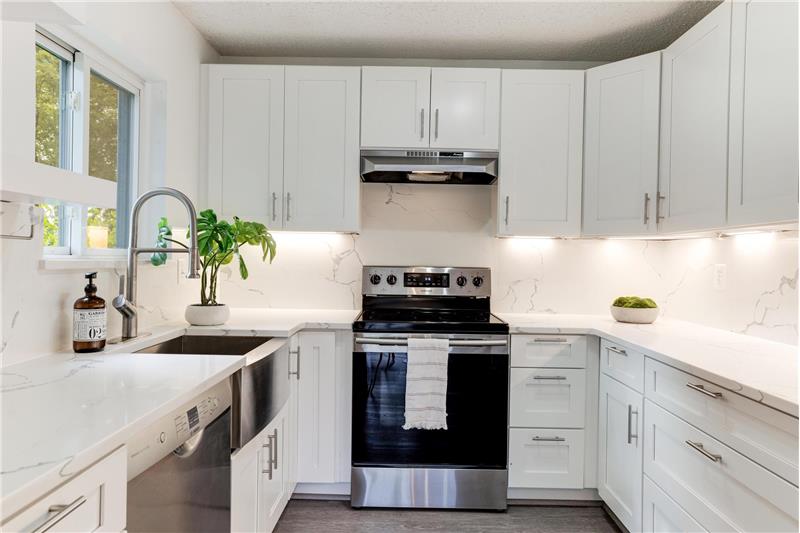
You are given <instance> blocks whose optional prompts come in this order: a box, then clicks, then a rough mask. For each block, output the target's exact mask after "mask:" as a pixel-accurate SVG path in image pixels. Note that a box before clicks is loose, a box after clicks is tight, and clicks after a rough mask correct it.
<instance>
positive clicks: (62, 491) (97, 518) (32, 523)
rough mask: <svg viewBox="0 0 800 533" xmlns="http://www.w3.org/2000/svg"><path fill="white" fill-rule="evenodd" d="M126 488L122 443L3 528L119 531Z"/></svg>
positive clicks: (125, 464) (122, 520)
mask: <svg viewBox="0 0 800 533" xmlns="http://www.w3.org/2000/svg"><path fill="white" fill-rule="evenodd" d="M127 487H128V474H127V453H126V451H125V447H124V446H122V447H121V448H119V449H117V450H116V451H114V452H112V453H111V455H108V456H107V457H105V458H103V459H101V460H100V461H98V462H97V463H95V464H94V465H92V466H91V467H89V468H88V469H87V470H85V471H84V472H82V473H80V474H78V475H77V476H75V477H73V478H72V479H70V480H69V481H68V482H67V483H65V484H64V485H62V486H61V487H60V488H58V489H56V490H55V491H53V492H51V493H50V494H48V495H47V496H45V497H44V498H42V499H40V500H38V501H36V502H35V503H33V504H32V505H31V506H29V507H27V508H26V509H25V510H24V511H22V512H21V513H20V514H18V515H16V516H15V517H13V518H12V519H10V520H9V521H7V522H5V523H4V524H3V527H2V530H3V531H33V530H35V529H37V528H40V527H43V528H46V529H45V530H46V531H49V532H51V533H56V532H59V531H63V532H74V531H115V532H119V531H122V530H123V529H125V525H126V519H125V510H126V505H127ZM48 522H49V524H48ZM45 524H48V525H45Z"/></svg>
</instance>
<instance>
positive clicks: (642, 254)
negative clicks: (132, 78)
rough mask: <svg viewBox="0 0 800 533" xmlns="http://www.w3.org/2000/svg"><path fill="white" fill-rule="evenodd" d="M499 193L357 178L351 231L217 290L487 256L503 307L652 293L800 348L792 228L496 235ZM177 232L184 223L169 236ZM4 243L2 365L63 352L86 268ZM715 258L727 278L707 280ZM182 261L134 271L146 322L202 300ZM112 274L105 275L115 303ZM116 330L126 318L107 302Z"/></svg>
mask: <svg viewBox="0 0 800 533" xmlns="http://www.w3.org/2000/svg"><path fill="white" fill-rule="evenodd" d="M494 203H495V189H494V188H493V187H486V186H471V185H463V186H461V185H460V186H453V185H444V186H442V185H402V184H401V185H387V184H363V185H362V231H361V233H360V234H359V235H344V234H325V233H291V232H276V233H275V237H276V240H277V242H278V255H277V257H276V259H275V261H274V262H273V263H272V264H271V265H270V264H262V263H261V261H260V256H259V252H258V250H256V249H252V248H250V249H246V251H245V256H246V258H247V261H248V267H249V270H250V277H249V279H248V280H247V281H242V280H241V279H240V278H239V274H238V270H237V269H236V268H225V269H223V271H222V274H221V275H222V278H221V280H220V288H219V297H220V300H221V301H224V302H225V303H227V304H229V305H231V306H233V307H272V308H318V309H357V308H358V307H360V300H361V296H360V295H361V267H362V265H365V264H400V265H412V264H418V265H444V266H450V265H456V266H485V267H490V268H491V269H492V291H493V307H494V310H495V311H497V312H513V313H567V314H573V313H579V314H598V313H599V314H605V313H608V306H609V305H610V304H611V302H612V300H613V299H614V298H615V297H616V296H620V295H628V294H638V295H641V296H650V297H652V298H653V299H655V300H656V301H657V302H658V304H659V305H660V306H661V309H662V313H663V314H664V316H667V317H671V318H677V319H682V320H688V321H692V322H697V323H700V324H703V325H708V326H712V327H719V328H722V329H726V330H730V331H735V332H740V333H745V334H748V335H756V336H759V337H763V338H767V339H771V340H776V341H779V342H784V343H790V344H797V335H798V331H797V278H798V262H797V253H798V237H797V233H796V232H792V233H787V234H755V235H741V236H736V237H729V238H721V239H718V238H702V239H686V240H677V241H643V240H624V239H614V240H603V239H586V240H581V239H575V240H559V239H522V238H496V237H494V236H493V235H494V233H495V217H494V214H493V210H494ZM176 234H180V233H176ZM0 246H2V249H1V250H2V252H1V253H0V255H2V268H3V273H2V281H3V290H2V313H3V316H2V328H3V331H2V345H0V346H2V352H1V353H2V362H3V364H10V363H11V362H15V361H19V360H24V359H25V358H28V357H30V356H31V354H36V353H45V352H52V351H57V350H63V349H68V348H69V345H70V342H71V337H70V335H71V327H72V326H71V321H72V315H71V308H72V302H73V301H74V300H75V299H76V298H78V297H79V296H81V295H82V288H83V285H84V281H83V273H82V272H79V271H70V272H52V271H42V270H39V266H38V262H39V259H40V257H41V226H40V225H39V226H37V236H36V238H35V239H34V240H33V241H7V240H0ZM716 265H725V267H724V269H725V270H726V278H727V279H726V280H725V282H724V283H723V285H722V286H719V285H718V286H716V287H715V284H714V276H715V271H717V270H719V267H716ZM184 271H185V258H181V257H178V258H177V259H175V258H170V259H169V261H168V263H167V264H166V265H164V266H162V267H152V266H149V265H143V266H142V267H141V268H140V269H139V297H138V300H139V309H140V328H142V329H145V328H147V327H148V326H151V325H154V324H159V323H163V322H166V321H174V320H180V319H182V317H183V310H184V307H185V305H186V304H188V303H194V302H196V301H197V300H198V297H197V294H198V291H199V282H198V281H197V280H187V279H185V273H184ZM118 274H119V272H117V273H115V272H113V271H101V273H100V275H99V279H98V287H99V295H100V296H101V297H103V298H105V299H106V302H107V303H108V304H110V301H111V299H112V298H113V296H114V295H115V294H116V291H117V286H118ZM108 315H109V331H110V335H112V336H113V335H117V334H118V331H119V328H120V321H119V317H118V316H117V313H116V312H115V311H113V310H112V309H109V314H108Z"/></svg>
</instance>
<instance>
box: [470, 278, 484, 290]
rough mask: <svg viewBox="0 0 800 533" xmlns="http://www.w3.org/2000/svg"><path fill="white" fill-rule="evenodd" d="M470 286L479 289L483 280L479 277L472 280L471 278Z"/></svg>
mask: <svg viewBox="0 0 800 533" xmlns="http://www.w3.org/2000/svg"><path fill="white" fill-rule="evenodd" d="M472 284H473V285H475V286H476V287H480V286H481V285H483V278H482V277H481V276H475V277H474V278H472Z"/></svg>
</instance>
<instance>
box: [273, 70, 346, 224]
mask: <svg viewBox="0 0 800 533" xmlns="http://www.w3.org/2000/svg"><path fill="white" fill-rule="evenodd" d="M360 89H361V69H360V68H359V67H318V66H311V67H294V66H292V67H286V125H285V139H284V169H283V187H284V191H285V195H286V203H285V206H284V217H283V219H284V227H285V229H289V230H302V231H357V230H358V221H359V191H360V187H359V185H360V181H359V147H358V138H359V103H360V101H361V90H360Z"/></svg>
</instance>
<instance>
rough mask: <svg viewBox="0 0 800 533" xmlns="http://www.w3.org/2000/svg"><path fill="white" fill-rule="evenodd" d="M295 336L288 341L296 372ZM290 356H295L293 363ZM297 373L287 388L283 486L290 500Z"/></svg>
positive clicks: (294, 473) (293, 478)
mask: <svg viewBox="0 0 800 533" xmlns="http://www.w3.org/2000/svg"><path fill="white" fill-rule="evenodd" d="M297 343H298V340H297V335H295V336H294V337H292V339H291V340H290V341H289V368H290V369H291V371H294V372H296V371H297V369H298V364H299V360H298V359H297ZM292 355H295V357H294V362H293V361H292V359H293V358H292ZM299 376H300V375H299V373H298V374H290V376H289V379H290V380H291V382H290V384H289V387H290V392H289V402H288V405H289V407H288V410H287V418H286V425H287V431H286V444H285V446H284V452H285V458H284V463H285V464H286V474H285V475H284V484H285V486H286V494H287V497H288V498H291V496H292V494H293V493H294V489H295V486H296V485H297V431H298V418H297V417H298V412H299V386H300V381H299Z"/></svg>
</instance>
